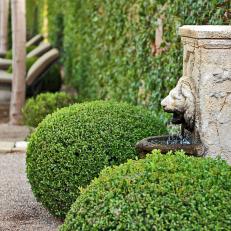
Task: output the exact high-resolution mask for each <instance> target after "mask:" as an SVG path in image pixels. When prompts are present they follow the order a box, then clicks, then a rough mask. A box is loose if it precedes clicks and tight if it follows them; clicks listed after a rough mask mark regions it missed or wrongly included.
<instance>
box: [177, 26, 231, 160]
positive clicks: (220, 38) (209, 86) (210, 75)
mask: <svg viewBox="0 0 231 231" xmlns="http://www.w3.org/2000/svg"><path fill="white" fill-rule="evenodd" d="M180 35H181V37H182V43H183V46H184V68H183V76H188V77H190V78H191V79H192V81H193V84H194V85H195V99H196V100H195V101H196V102H195V129H194V135H195V136H199V138H200V140H201V142H202V143H203V145H204V146H205V153H204V154H205V155H208V156H212V157H215V156H218V155H220V156H221V157H222V158H223V159H225V160H227V161H228V162H229V163H230V164H231V26H183V27H181V28H180Z"/></svg>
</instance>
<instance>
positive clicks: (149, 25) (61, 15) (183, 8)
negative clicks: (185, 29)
mask: <svg viewBox="0 0 231 231" xmlns="http://www.w3.org/2000/svg"><path fill="white" fill-rule="evenodd" d="M229 9H230V1H227V0H216V1H215V0H211V1H203V0H197V1H194V0H185V1H182V0H174V1H172V0H165V1H163V0H148V1H147V0H130V1H127V0H116V1H113V0H94V1H92V0H69V1H65V0H58V1H52V0H48V12H49V14H48V20H49V38H50V40H51V41H53V43H54V44H56V45H57V46H59V47H63V50H64V54H63V57H64V60H63V62H64V66H65V76H66V81H68V82H69V83H72V84H73V85H74V86H75V87H76V88H77V89H78V92H79V94H80V96H81V97H82V98H83V99H116V100H124V101H128V102H132V103H134V104H143V105H145V106H148V107H150V108H154V107H157V106H158V105H159V103H160V99H161V98H163V97H164V96H165V95H166V94H167V93H168V92H169V90H170V89H171V88H172V87H173V86H174V85H175V83H176V81H177V79H178V78H179V77H180V76H181V75H182V46H181V42H180V36H179V35H178V28H179V27H180V26H182V25H185V24H192V25H196V24H199V25H200V24H230V22H231V21H230V11H229ZM158 18H162V20H163V29H164V34H163V43H162V45H161V47H162V48H163V50H164V51H163V52H162V54H160V55H155V54H154V53H153V52H152V49H153V43H154V41H155V31H156V28H157V26H158V25H157V20H158ZM154 45H155V44H154Z"/></svg>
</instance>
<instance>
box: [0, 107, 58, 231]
mask: <svg viewBox="0 0 231 231" xmlns="http://www.w3.org/2000/svg"><path fill="white" fill-rule="evenodd" d="M7 112H8V106H7V105H0V231H55V230H57V229H58V226H59V225H60V224H61V222H60V221H59V220H57V219H55V218H54V217H53V216H51V215H50V214H49V213H48V211H47V210H46V209H44V208H43V207H42V206H41V205H40V204H39V203H38V202H36V199H35V198H34V196H33V194H32V191H31V188H30V185H29V183H28V181H27V177H26V164H25V162H26V161H25V158H26V155H25V152H21V153H18V152H14V153H9V152H10V150H12V146H13V145H14V143H15V142H16V141H23V140H25V138H26V137H27V135H28V134H29V129H28V128H27V127H24V126H12V125H9V124H7V122H8V113H7Z"/></svg>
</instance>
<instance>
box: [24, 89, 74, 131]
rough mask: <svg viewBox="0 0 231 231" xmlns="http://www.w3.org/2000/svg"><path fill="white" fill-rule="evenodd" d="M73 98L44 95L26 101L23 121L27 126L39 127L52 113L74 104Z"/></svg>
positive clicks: (58, 94) (51, 94)
mask: <svg viewBox="0 0 231 231" xmlns="http://www.w3.org/2000/svg"><path fill="white" fill-rule="evenodd" d="M74 101H75V100H74V99H73V97H71V96H70V95H68V94H66V93H64V92H57V93H42V94H40V95H38V96H36V97H35V98H30V99H28V100H27V101H26V104H25V105H24V107H23V109H22V114H23V121H24V123H25V124H26V125H28V126H31V127H37V126H38V124H39V123H40V122H41V121H42V120H43V119H44V118H45V117H46V116H47V115H48V114H50V113H52V112H54V111H55V110H57V109H58V108H62V107H65V106H68V105H70V104H73V103H74Z"/></svg>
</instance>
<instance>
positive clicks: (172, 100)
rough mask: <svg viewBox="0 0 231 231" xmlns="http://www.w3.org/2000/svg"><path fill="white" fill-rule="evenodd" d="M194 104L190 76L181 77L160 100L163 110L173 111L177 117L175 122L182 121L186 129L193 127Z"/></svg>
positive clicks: (193, 89)
mask: <svg viewBox="0 0 231 231" xmlns="http://www.w3.org/2000/svg"><path fill="white" fill-rule="evenodd" d="M195 104H196V102H195V85H194V83H193V80H192V78H190V77H187V76H183V77H181V78H180V79H179V81H178V83H177V85H176V87H175V88H174V89H172V90H171V91H170V93H169V95H168V96H167V97H166V98H164V99H163V100H162V102H161V105H162V106H163V108H164V111H166V112H170V113H174V114H175V116H176V117H178V119H176V121H177V122H176V123H184V124H185V127H186V128H187V129H188V130H193V128H194V122H195ZM173 122H174V121H173Z"/></svg>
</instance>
